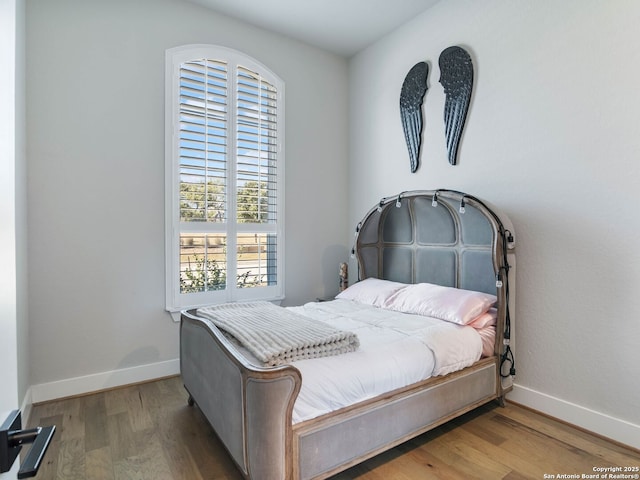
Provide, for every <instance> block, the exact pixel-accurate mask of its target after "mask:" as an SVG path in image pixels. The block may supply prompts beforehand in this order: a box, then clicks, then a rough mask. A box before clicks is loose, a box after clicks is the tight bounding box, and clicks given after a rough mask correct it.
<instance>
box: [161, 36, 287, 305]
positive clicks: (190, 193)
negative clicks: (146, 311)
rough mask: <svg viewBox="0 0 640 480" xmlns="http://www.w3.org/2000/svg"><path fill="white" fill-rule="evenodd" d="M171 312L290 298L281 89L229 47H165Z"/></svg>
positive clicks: (272, 77)
mask: <svg viewBox="0 0 640 480" xmlns="http://www.w3.org/2000/svg"><path fill="white" fill-rule="evenodd" d="M166 75H167V109H166V110H167V122H166V123H167V127H166V128H167V133H166V136H167V141H166V150H167V160H166V163H167V174H166V177H167V186H166V187H167V188H166V192H167V200H166V212H167V213H166V216H167V221H166V225H167V234H166V256H167V269H166V271H167V281H166V283H167V309H168V310H170V311H176V310H180V309H184V308H189V307H194V306H199V305H205V304H210V303H218V302H223V301H235V300H247V299H269V300H273V299H281V298H282V297H283V292H284V281H283V280H284V279H283V273H284V268H283V259H284V257H283V253H282V252H283V246H284V238H283V232H284V225H283V219H284V215H283V205H284V198H283V197H284V181H283V180H284V177H283V174H284V154H283V151H282V145H283V141H282V139H283V132H284V122H283V115H284V108H283V101H284V97H283V96H284V86H283V84H282V82H281V81H280V80H279V79H278V78H277V77H276V76H275V75H274V74H273V73H271V72H270V71H269V70H268V69H266V67H264V66H263V65H260V64H259V63H257V62H255V61H254V60H253V59H251V58H249V57H247V56H245V55H243V54H241V53H239V52H236V51H234V50H229V49H225V48H222V47H210V46H190V47H180V48H176V49H171V50H168V51H167V74H166Z"/></svg>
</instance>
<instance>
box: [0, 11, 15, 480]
mask: <svg viewBox="0 0 640 480" xmlns="http://www.w3.org/2000/svg"><path fill="white" fill-rule="evenodd" d="M16 39H17V6H16V1H15V0H0V105H2V108H0V225H2V228H0V265H1V266H2V267H1V268H0V363H1V365H2V368H0V387H1V388H0V423H2V422H4V420H5V418H6V417H7V415H8V414H9V412H11V411H12V410H14V409H16V408H17V407H18V401H19V399H18V348H17V347H18V343H17V313H16V303H17V302H16V298H17V296H16V295H17V294H16V290H17V288H16V135H17V133H16V129H17V128H16V101H15V95H16V70H17V69H16V62H17V58H16V50H17V48H16V43H17V42H16ZM0 476H3V475H2V474H0ZM7 478H8V475H7Z"/></svg>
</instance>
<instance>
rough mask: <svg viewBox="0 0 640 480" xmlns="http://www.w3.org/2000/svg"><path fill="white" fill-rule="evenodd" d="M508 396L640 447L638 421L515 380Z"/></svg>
mask: <svg viewBox="0 0 640 480" xmlns="http://www.w3.org/2000/svg"><path fill="white" fill-rule="evenodd" d="M507 400H510V401H512V402H515V403H519V404H521V405H524V406H526V407H529V408H531V409H533V410H537V411H539V412H542V413H544V414H546V415H549V416H551V417H555V418H557V419H559V420H562V421H564V422H567V423H570V424H572V425H575V426H577V427H580V428H583V429H585V430H589V431H590V432H594V433H596V434H598V435H601V436H603V437H607V438H610V439H611V440H614V441H616V442H618V443H622V444H624V445H628V446H630V447H633V448H636V449H640V425H635V424H633V423H630V422H627V421H625V420H621V419H619V418H614V417H610V416H609V415H606V414H604V413H600V412H596V411H594V410H591V409H589V408H586V407H583V406H581V405H576V404H575V403H571V402H567V401H566V400H562V399H560V398H556V397H552V396H551V395H547V394H546V393H542V392H538V391H536V390H532V389H530V388H527V387H523V386H522V385H518V384H515V385H514V386H513V390H512V391H511V392H510V393H508V394H507Z"/></svg>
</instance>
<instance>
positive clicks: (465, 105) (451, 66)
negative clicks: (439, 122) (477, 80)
mask: <svg viewBox="0 0 640 480" xmlns="http://www.w3.org/2000/svg"><path fill="white" fill-rule="evenodd" d="M438 63H439V64H440V83H441V84H442V86H443V87H444V93H445V103H444V126H445V135H446V139H447V152H448V154H449V163H450V164H451V165H455V164H456V163H457V156H458V145H459V143H460V137H461V136H462V129H463V128H464V123H465V120H466V118H467V110H468V109H469V102H470V101H471V91H472V89H473V64H472V63H471V56H470V55H469V54H468V53H467V51H466V50H465V49H463V48H461V47H455V46H454V47H449V48H446V49H445V50H443V51H442V53H441V54H440V59H439V61H438Z"/></svg>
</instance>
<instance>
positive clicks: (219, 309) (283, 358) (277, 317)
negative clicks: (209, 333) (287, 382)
mask: <svg viewBox="0 0 640 480" xmlns="http://www.w3.org/2000/svg"><path fill="white" fill-rule="evenodd" d="M197 313H198V315H199V316H201V317H204V318H207V319H208V320H210V321H211V322H212V323H213V324H214V325H216V326H217V327H218V328H220V329H221V330H224V331H225V332H227V333H229V334H231V335H232V336H233V337H235V338H236V340H238V341H239V342H240V343H241V344H242V345H243V346H244V347H245V348H246V349H247V350H249V351H250V352H251V353H252V354H253V355H255V357H256V358H257V359H258V360H260V361H261V362H263V363H264V364H265V365H269V366H275V365H281V364H284V363H290V362H294V361H296V360H304V359H307V358H318V357H326V356H330V355H338V354H341V353H348V352H353V351H354V350H356V349H357V348H358V346H359V344H360V342H359V340H358V337H357V336H356V334H355V333H351V332H344V331H341V330H336V329H335V328H333V327H331V326H330V325H327V324H326V323H323V322H320V321H317V320H314V319H311V318H308V317H305V316H303V315H299V314H298V313H295V312H291V311H289V310H287V309H286V308H283V307H279V306H277V305H274V304H272V303H269V302H250V303H225V304H222V305H214V306H211V307H203V308H199V309H198V311H197Z"/></svg>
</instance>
